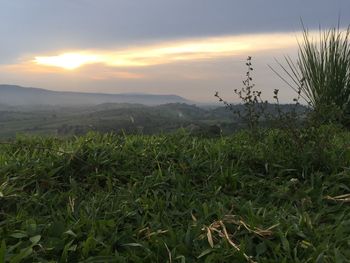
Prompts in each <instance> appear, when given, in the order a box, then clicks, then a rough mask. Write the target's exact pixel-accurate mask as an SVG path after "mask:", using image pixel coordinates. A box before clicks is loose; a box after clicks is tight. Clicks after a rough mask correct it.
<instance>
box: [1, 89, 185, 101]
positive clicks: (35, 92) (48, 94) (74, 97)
mask: <svg viewBox="0 0 350 263" xmlns="http://www.w3.org/2000/svg"><path fill="white" fill-rule="evenodd" d="M102 103H137V104H144V105H160V104H166V103H191V102H190V101H188V100H186V99H185V98H182V97H180V96H177V95H156V94H132V93H121V94H107V93H84V92H68V91H64V92H63V91H51V90H46V89H39V88H25V87H21V86H16V85H4V84H2V85H0V104H6V105H12V106H20V105H98V104H102Z"/></svg>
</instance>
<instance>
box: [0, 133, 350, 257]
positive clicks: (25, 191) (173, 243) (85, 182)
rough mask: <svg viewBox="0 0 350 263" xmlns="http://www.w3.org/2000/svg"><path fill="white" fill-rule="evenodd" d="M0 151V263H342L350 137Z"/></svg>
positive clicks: (121, 139)
mask: <svg viewBox="0 0 350 263" xmlns="http://www.w3.org/2000/svg"><path fill="white" fill-rule="evenodd" d="M292 138H293V137H291V136H290V134H288V133H287V132H285V131H280V130H268V131H265V132H264V133H262V134H260V135H259V137H253V136H251V135H250V134H249V133H248V132H241V133H237V134H234V135H232V136H229V137H220V138H212V139H210V138H198V137H193V136H190V135H188V134H186V133H185V132H181V131H179V132H178V133H176V134H173V135H157V136H141V135H129V136H121V135H113V134H105V135H99V134H95V133H91V134H88V135H86V136H83V137H77V138H73V139H56V138H40V137H38V138H18V139H17V140H16V141H14V142H12V143H9V144H1V145H0V243H1V248H0V262H12V263H15V262H180V263H184V262H350V260H349V259H350V206H349V203H348V202H349V201H350V198H349V195H346V194H349V193H350V189H349V187H350V133H349V132H347V131H344V130H341V129H338V128H336V127H333V126H323V127H320V128H317V129H309V130H305V131H300V132H299V133H298V139H292Z"/></svg>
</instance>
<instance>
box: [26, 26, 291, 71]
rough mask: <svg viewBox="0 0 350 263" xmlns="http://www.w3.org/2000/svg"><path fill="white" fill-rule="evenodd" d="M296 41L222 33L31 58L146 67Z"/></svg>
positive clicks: (73, 65)
mask: <svg viewBox="0 0 350 263" xmlns="http://www.w3.org/2000/svg"><path fill="white" fill-rule="evenodd" d="M295 45H296V36H295V35H293V34H290V33H288V34H287V33H279V34H277V33H276V34H271V33H270V34H255V35H241V36H222V37H214V38H212V37H208V38H202V39H192V40H182V41H174V42H166V43H159V44H156V45H149V46H144V47H141V48H127V49H122V50H116V51H114V50H90V51H87V50H76V51H70V52H63V53H58V54H55V55H53V56H44V55H40V56H35V58H34V60H33V61H32V62H33V63H34V64H36V65H39V66H48V67H57V68H62V69H68V70H74V69H77V68H79V67H82V66H84V65H89V64H103V65H106V66H108V67H145V66H153V65H160V64H168V63H175V62H182V61H196V60H202V59H215V58H220V57H228V56H234V55H243V54H251V53H252V52H257V51H263V50H272V49H283V48H286V47H291V46H295Z"/></svg>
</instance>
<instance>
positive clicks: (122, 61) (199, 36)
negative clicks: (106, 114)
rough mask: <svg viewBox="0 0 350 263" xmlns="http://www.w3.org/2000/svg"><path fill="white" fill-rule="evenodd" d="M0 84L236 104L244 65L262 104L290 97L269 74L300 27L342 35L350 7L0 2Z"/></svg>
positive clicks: (318, 2) (276, 2) (335, 1)
mask: <svg viewBox="0 0 350 263" xmlns="http://www.w3.org/2000/svg"><path fill="white" fill-rule="evenodd" d="M0 7H1V8H0V19H1V23H0V34H1V41H0V83H3V84H5V83H6V84H16V85H21V86H26V87H38V88H45V89H50V90H62V91H80V92H102V93H153V94H176V95H180V96H183V97H185V98H187V99H190V100H193V101H199V102H214V101H215V100H216V98H215V97H214V93H215V91H219V93H220V94H221V95H222V96H224V97H225V98H226V99H227V100H228V101H232V102H237V101H238V99H237V97H235V96H234V94H233V90H234V89H235V88H240V87H241V86H242V80H243V79H244V77H245V72H246V66H245V60H246V58H247V57H248V56H252V64H253V68H254V72H253V81H254V83H255V84H256V88H257V89H259V90H261V91H262V92H263V95H264V96H265V97H266V98H269V97H271V96H272V91H273V90H274V89H275V88H278V89H280V99H281V100H282V101H283V102H291V99H292V98H293V97H294V93H293V91H291V89H290V88H288V86H287V85H285V84H284V83H283V82H282V81H281V80H280V79H279V78H278V77H277V76H276V74H275V73H274V72H273V71H272V70H271V69H270V68H269V65H270V66H272V67H273V68H275V69H277V70H279V68H278V65H277V63H276V61H275V60H278V61H281V62H282V61H283V59H284V56H286V55H289V56H291V57H292V58H295V56H296V54H297V41H298V39H300V31H301V29H302V26H301V19H302V21H303V23H304V24H305V26H306V27H307V28H308V29H309V30H310V31H311V32H316V33H317V30H318V29H319V27H320V26H321V27H322V28H328V27H331V26H337V23H338V18H339V17H340V21H341V27H346V26H347V24H349V21H350V12H349V10H350V1H349V0H250V1H243V0H240V1H238V0H176V1H174V0H0Z"/></svg>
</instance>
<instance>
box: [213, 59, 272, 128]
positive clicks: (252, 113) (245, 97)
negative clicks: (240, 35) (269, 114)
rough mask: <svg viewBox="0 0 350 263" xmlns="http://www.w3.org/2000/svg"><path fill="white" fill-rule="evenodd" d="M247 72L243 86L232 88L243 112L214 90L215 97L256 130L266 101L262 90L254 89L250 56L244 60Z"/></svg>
mask: <svg viewBox="0 0 350 263" xmlns="http://www.w3.org/2000/svg"><path fill="white" fill-rule="evenodd" d="M246 66H247V72H246V78H245V79H244V80H243V86H242V87H241V88H240V89H234V93H235V94H236V95H237V96H238V98H239V99H240V100H241V102H242V104H243V106H244V110H243V112H242V111H241V110H240V109H238V108H237V109H236V108H235V107H234V105H233V104H232V103H229V102H227V101H226V100H224V99H223V98H222V97H221V96H220V95H219V92H218V91H216V92H215V97H217V98H218V99H219V101H220V102H222V103H223V104H224V105H225V107H226V108H228V109H229V110H231V111H232V112H233V113H234V114H236V115H237V116H238V117H239V118H241V119H242V120H243V121H244V122H245V123H246V124H247V125H248V127H249V129H250V130H251V131H253V132H256V131H257V129H258V125H259V121H260V120H261V119H262V118H263V115H264V112H265V108H266V105H267V101H264V100H263V99H262V97H261V94H262V92H261V91H260V90H256V89H255V84H254V83H253V78H252V72H253V70H254V69H253V67H252V57H251V56H248V58H247V61H246Z"/></svg>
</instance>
